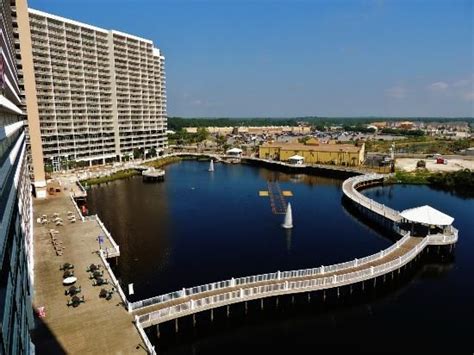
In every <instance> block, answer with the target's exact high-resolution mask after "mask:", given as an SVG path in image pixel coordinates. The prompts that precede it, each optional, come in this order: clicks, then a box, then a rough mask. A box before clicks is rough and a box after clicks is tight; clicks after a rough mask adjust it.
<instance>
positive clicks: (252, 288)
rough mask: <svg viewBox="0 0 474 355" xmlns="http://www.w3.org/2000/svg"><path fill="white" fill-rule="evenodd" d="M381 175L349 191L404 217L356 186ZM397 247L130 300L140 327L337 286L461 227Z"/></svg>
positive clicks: (393, 216) (451, 238) (370, 275)
mask: <svg viewBox="0 0 474 355" xmlns="http://www.w3.org/2000/svg"><path fill="white" fill-rule="evenodd" d="M383 178H384V177H383V176H382V175H376V174H370V175H363V176H355V177H352V178H349V179H347V180H346V181H344V183H343V192H344V194H345V195H346V196H347V197H348V198H349V199H351V200H352V201H354V202H355V203H356V204H358V205H359V206H362V207H364V208H366V209H367V210H370V211H371V212H373V213H375V214H377V215H379V216H380V217H381V218H382V217H383V218H385V219H387V220H390V221H392V222H398V221H400V219H401V218H400V216H399V212H398V211H396V210H393V209H391V208H389V207H386V206H384V205H381V204H379V203H377V202H375V201H373V200H371V199H369V198H368V197H366V196H364V195H362V194H360V193H359V192H358V191H357V189H358V188H361V187H364V186H367V185H371V184H376V183H381V182H382V181H383ZM400 233H405V234H404V235H403V238H401V239H400V240H399V241H397V242H396V243H395V244H394V245H392V246H390V247H389V248H387V249H386V250H383V251H381V252H379V253H377V254H374V255H371V256H368V257H365V258H362V259H360V260H357V259H355V260H353V261H349V262H346V263H341V264H336V265H330V266H321V267H319V268H314V269H306V270H294V271H287V272H284V273H280V271H278V272H276V273H271V274H265V275H256V276H249V277H244V278H239V279H231V280H226V281H220V282H216V283H213V284H208V285H202V286H198V287H194V288H189V289H183V290H180V291H176V292H172V293H170V294H167V295H161V296H157V297H154V298H151V299H148V300H143V301H138V302H134V303H130V304H129V311H132V312H133V313H134V315H135V317H136V318H135V319H136V323H137V324H138V325H139V327H148V326H152V325H156V324H160V323H163V322H166V321H169V320H172V319H177V318H179V317H183V316H186V315H190V314H194V313H197V312H201V311H204V310H208V309H212V308H217V307H222V306H225V305H230V304H233V303H238V302H246V301H250V300H254V299H262V298H265V297H273V296H278V295H285V294H292V293H300V292H309V291H316V290H325V289H330V288H338V287H342V286H345V285H350V284H353V283H358V282H363V281H366V280H371V279H376V278H377V277H380V276H384V275H386V274H389V273H392V272H394V271H396V270H400V269H401V268H402V267H403V266H404V265H406V264H408V263H409V262H410V261H411V260H413V259H414V258H416V257H417V256H418V255H419V254H420V253H421V252H422V251H423V249H424V248H425V247H426V246H427V245H430V244H432V245H448V244H452V243H455V242H456V241H457V230H456V229H454V228H451V230H449V231H446V234H445V235H428V236H425V237H415V236H410V234H409V233H408V232H402V231H400Z"/></svg>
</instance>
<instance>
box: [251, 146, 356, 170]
mask: <svg viewBox="0 0 474 355" xmlns="http://www.w3.org/2000/svg"><path fill="white" fill-rule="evenodd" d="M308 142H309V144H308ZM308 142H307V144H303V143H266V144H263V145H261V146H260V147H259V157H260V158H263V159H274V160H280V161H289V160H290V158H291V157H294V156H295V155H298V156H301V157H303V158H304V161H305V163H306V164H334V165H345V166H358V165H361V164H362V163H363V162H364V159H365V144H364V143H363V144H362V145H361V146H355V145H351V144H319V143H315V142H314V141H308Z"/></svg>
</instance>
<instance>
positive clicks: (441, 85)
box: [428, 81, 449, 91]
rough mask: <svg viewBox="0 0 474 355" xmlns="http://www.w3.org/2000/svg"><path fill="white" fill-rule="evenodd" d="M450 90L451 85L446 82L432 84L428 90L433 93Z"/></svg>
mask: <svg viewBox="0 0 474 355" xmlns="http://www.w3.org/2000/svg"><path fill="white" fill-rule="evenodd" d="M448 88H449V84H448V83H445V82H444V81H437V82H436V83H433V84H431V85H430V86H428V89H430V90H431V91H445V90H447V89H448Z"/></svg>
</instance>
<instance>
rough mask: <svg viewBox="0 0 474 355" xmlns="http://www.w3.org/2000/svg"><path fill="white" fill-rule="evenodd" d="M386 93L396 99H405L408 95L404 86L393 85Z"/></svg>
mask: <svg viewBox="0 0 474 355" xmlns="http://www.w3.org/2000/svg"><path fill="white" fill-rule="evenodd" d="M385 95H386V96H388V97H392V98H395V99H404V98H405V97H406V96H407V90H406V89H405V88H404V87H403V86H393V87H391V88H389V89H387V90H385Z"/></svg>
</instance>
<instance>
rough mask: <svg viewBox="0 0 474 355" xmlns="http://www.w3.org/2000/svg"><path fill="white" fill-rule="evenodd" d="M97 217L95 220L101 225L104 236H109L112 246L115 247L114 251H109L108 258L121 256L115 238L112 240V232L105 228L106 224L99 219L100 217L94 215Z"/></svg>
mask: <svg viewBox="0 0 474 355" xmlns="http://www.w3.org/2000/svg"><path fill="white" fill-rule="evenodd" d="M94 216H95V219H96V221H97V223H98V224H99V226H100V228H101V229H102V231H103V232H104V234H105V235H106V236H107V238H108V239H109V241H110V244H112V246H113V250H109V249H108V251H107V255H106V256H107V257H114V256H119V255H120V247H119V246H118V244H117V243H116V242H115V240H114V238H112V234H110V232H109V231H108V230H107V228H106V227H105V225H104V223H103V222H102V220H101V219H100V218H99V216H98V215H94Z"/></svg>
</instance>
